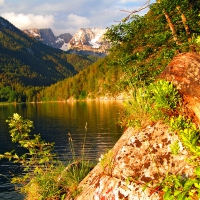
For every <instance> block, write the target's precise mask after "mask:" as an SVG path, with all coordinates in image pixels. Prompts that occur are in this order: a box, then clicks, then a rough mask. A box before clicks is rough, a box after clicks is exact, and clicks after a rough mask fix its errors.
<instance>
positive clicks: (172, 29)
mask: <svg viewBox="0 0 200 200" xmlns="http://www.w3.org/2000/svg"><path fill="white" fill-rule="evenodd" d="M163 12H164V15H165V18H166V20H167V23H168V25H169V27H170V30H171V32H172V35H173V39H174V41H175V42H176V44H177V45H179V44H180V43H179V41H178V36H177V34H176V30H175V27H174V25H173V23H172V21H171V18H170V16H169V15H168V13H167V12H166V11H165V10H163Z"/></svg>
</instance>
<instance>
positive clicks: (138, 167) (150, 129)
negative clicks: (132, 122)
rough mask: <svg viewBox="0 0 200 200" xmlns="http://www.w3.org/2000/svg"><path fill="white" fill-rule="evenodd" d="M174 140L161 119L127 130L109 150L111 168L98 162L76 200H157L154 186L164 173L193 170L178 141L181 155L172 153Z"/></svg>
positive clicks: (158, 196)
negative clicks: (110, 152)
mask: <svg viewBox="0 0 200 200" xmlns="http://www.w3.org/2000/svg"><path fill="white" fill-rule="evenodd" d="M176 140H179V139H178V136H177V135H175V134H174V133H172V132H170V131H169V127H168V126H167V125H165V124H163V123H161V122H158V123H156V124H154V125H149V126H147V127H146V128H144V129H142V130H140V131H137V130H134V129H133V128H129V129H127V131H125V133H124V134H123V136H122V137H121V139H120V140H119V141H118V142H117V144H116V145H115V146H114V148H113V149H112V154H111V155H112V156H113V157H112V160H113V163H112V166H111V168H110V166H106V167H103V166H102V164H101V163H99V164H98V165H97V166H96V167H95V168H94V170H93V171H91V173H90V174H89V175H88V177H86V178H85V180H83V182H82V183H81V184H80V187H83V192H82V193H81V194H80V195H79V196H78V197H77V198H76V199H77V200H87V199H95V200H103V199H105V200H106V199H114V200H117V199H130V200H132V199H144V200H147V199H151V200H156V199H160V198H161V196H162V195H163V193H162V191H161V190H160V188H159V187H157V185H158V183H160V181H161V180H162V179H164V177H165V176H166V175H167V174H181V175H183V176H191V175H192V173H193V167H192V166H191V165H190V164H188V163H187V162H186V158H187V157H188V152H187V151H186V150H185V149H184V148H183V146H182V144H181V142H180V143H179V145H180V154H179V155H178V156H175V155H172V154H171V148H170V145H171V144H172V143H173V142H174V141H176ZM108 159H109V158H108ZM145 186H147V187H146V189H145V190H144V188H145Z"/></svg>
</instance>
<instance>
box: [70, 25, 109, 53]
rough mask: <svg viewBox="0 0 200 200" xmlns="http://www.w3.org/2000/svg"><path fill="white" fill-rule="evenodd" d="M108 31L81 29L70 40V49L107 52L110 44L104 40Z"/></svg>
mask: <svg viewBox="0 0 200 200" xmlns="http://www.w3.org/2000/svg"><path fill="white" fill-rule="evenodd" d="M105 33H106V29H101V28H81V29H79V30H78V31H77V32H76V34H75V35H74V36H73V38H72V39H71V40H70V42H69V45H68V48H69V49H77V50H86V51H95V52H106V50H108V49H109V47H110V46H109V44H108V43H107V42H106V41H105V40H104V39H103V37H104V36H103V35H104V34H105Z"/></svg>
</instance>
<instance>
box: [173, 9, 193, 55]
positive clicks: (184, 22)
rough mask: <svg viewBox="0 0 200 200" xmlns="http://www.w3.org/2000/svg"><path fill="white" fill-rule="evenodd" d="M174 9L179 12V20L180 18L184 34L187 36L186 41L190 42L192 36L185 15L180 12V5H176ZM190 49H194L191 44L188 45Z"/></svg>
mask: <svg viewBox="0 0 200 200" xmlns="http://www.w3.org/2000/svg"><path fill="white" fill-rule="evenodd" d="M176 9H177V10H178V12H179V14H180V15H181V20H182V23H183V25H184V28H185V32H186V35H187V38H188V43H191V41H192V37H191V33H190V28H189V26H188V25H187V19H186V16H185V15H184V14H183V13H182V12H181V9H180V6H177V7H176ZM190 50H191V51H193V52H195V51H196V50H195V48H194V47H193V46H191V45H190Z"/></svg>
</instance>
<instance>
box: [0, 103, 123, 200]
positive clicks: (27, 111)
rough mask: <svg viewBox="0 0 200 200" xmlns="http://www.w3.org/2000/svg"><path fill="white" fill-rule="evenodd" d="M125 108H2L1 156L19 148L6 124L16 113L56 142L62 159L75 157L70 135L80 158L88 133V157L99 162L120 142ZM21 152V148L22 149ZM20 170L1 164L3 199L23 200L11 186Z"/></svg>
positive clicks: (90, 105)
mask: <svg viewBox="0 0 200 200" xmlns="http://www.w3.org/2000/svg"><path fill="white" fill-rule="evenodd" d="M121 109H123V105H122V103H121V102H120V101H89V102H85V101H81V102H49V103H38V104H17V105H0V153H4V152H6V151H11V150H13V149H16V144H12V143H11V141H10V136H9V134H8V131H9V130H8V125H7V123H6V122H5V121H6V119H8V117H9V116H12V115H13V113H18V114H19V115H21V116H22V117H23V118H24V119H29V120H31V121H33V123H34V130H33V131H32V132H33V133H35V134H38V133H40V134H41V136H42V138H43V139H45V140H46V141H48V142H54V143H55V146H54V147H55V151H56V153H57V154H58V156H59V159H60V160H63V161H66V160H68V159H69V158H70V157H71V153H70V148H69V136H68V133H70V134H71V136H72V138H73V144H74V148H75V151H76V155H77V156H78V155H80V153H81V150H82V145H83V140H84V135H85V131H86V130H85V126H87V131H86V147H85V149H86V150H85V151H86V155H87V157H88V158H90V159H92V160H97V159H98V158H99V157H100V155H101V154H103V153H105V152H106V151H107V150H109V149H111V148H112V147H113V145H114V144H115V143H116V142H117V140H118V139H119V137H120V136H121V134H122V133H123V129H122V128H121V127H119V126H118V125H117V124H116V122H117V119H118V113H119V111H120V110H121ZM18 150H19V151H20V148H19V147H18ZM18 171H19V167H18V166H17V165H14V164H11V163H9V162H7V161H0V200H7V199H12V200H22V199H23V197H22V196H21V195H19V194H18V193H17V192H16V191H14V187H13V186H12V185H11V184H10V183H9V179H10V178H11V176H12V174H13V173H17V172H18Z"/></svg>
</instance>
